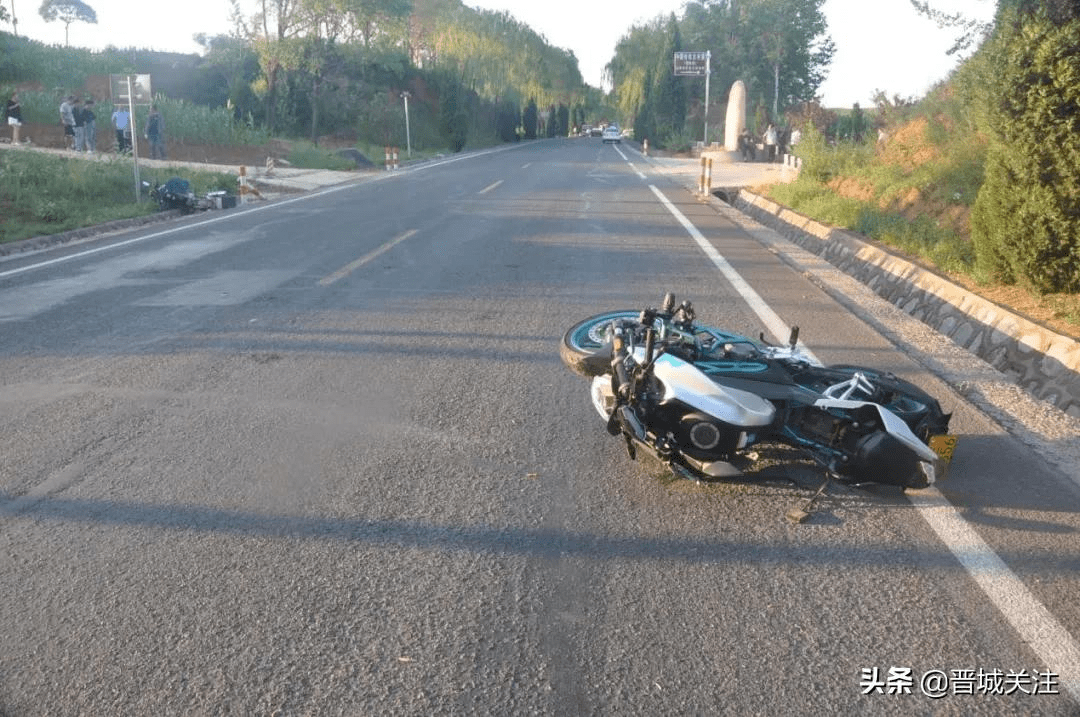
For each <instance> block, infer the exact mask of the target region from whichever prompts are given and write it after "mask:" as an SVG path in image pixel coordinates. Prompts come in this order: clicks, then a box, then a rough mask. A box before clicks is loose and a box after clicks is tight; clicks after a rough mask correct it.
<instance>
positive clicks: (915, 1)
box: [911, 0, 994, 55]
mask: <svg viewBox="0 0 1080 717" xmlns="http://www.w3.org/2000/svg"><path fill="white" fill-rule="evenodd" d="M911 4H912V6H914V8H915V10H916V11H917V12H918V13H919V14H920V15H922V16H923V17H927V18H929V19H931V20H933V21H934V23H936V24H937V26H938V27H940V28H943V29H944V28H949V27H951V28H957V29H958V30H959V31H960V35H959V36H958V37H957V38H956V40H955V41H954V42H953V46H952V47H950V48H949V49H948V50H946V51H945V54H946V55H952V54H955V53H957V52H961V51H963V50H966V49H968V48H969V47H972V46H973V45H977V44H979V43H980V42H982V41H983V40H985V39H986V38H987V37H989V35H990V31H991V30H993V28H994V25H993V23H986V22H980V21H979V20H974V19H972V18H970V17H967V16H966V15H964V14H963V13H958V12H957V13H946V12H942V11H941V10H935V9H934V8H932V7H930V4H929V3H925V2H919V0H911Z"/></svg>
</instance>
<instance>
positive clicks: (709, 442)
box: [560, 294, 955, 488]
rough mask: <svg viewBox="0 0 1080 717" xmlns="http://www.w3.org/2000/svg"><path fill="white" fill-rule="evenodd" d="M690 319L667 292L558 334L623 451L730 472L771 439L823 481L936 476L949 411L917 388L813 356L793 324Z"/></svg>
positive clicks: (697, 475) (707, 471)
mask: <svg viewBox="0 0 1080 717" xmlns="http://www.w3.org/2000/svg"><path fill="white" fill-rule="evenodd" d="M694 319H695V316H694V309H693V306H692V304H691V303H690V302H689V301H684V302H683V303H682V304H680V305H679V306H678V307H676V306H675V301H674V297H673V296H672V295H671V294H668V295H666V296H665V297H664V302H663V305H662V306H661V308H659V309H654V308H647V309H644V310H641V311H630V310H625V311H610V312H607V313H604V314H599V315H596V316H591V317H589V318H587V319H585V320H583V321H580V322H578V323H577V324H575V325H574V326H572V327H571V328H570V329H569V330H568V331H567V332H566V334H565V335H564V336H563V339H562V343H561V346H560V357H561V358H562V360H563V363H565V364H566V366H567V367H568V368H570V369H571V370H572V371H574V372H575V373H578V374H580V375H582V376H586V377H589V378H592V388H591V395H592V403H593V405H594V407H595V408H596V410H597V412H599V413H600V415H601V416H602V417H603V419H604V420H605V421H606V422H607V430H608V432H609V433H611V434H612V435H613V436H621V437H622V438H623V439H624V440H625V442H626V447H627V451H628V453H629V455H630V457H631V458H632V459H633V458H636V457H637V454H638V452H639V451H645V452H647V453H648V454H651V455H652V456H654V457H655V458H657V459H659V460H660V461H661V462H662V463H663V464H665V465H666V466H667V467H668V468H669V469H670V470H671V471H672V473H674V474H675V475H678V476H681V477H685V478H690V479H694V480H707V479H724V478H735V477H740V476H743V470H742V467H745V466H747V465H748V464H750V463H752V460H751V458H752V455H753V453H752V450H751V449H752V448H753V447H754V446H758V445H761V444H770V443H771V444H783V445H787V446H791V447H794V448H796V449H798V450H799V451H801V452H802V453H803V454H805V455H806V456H808V457H809V458H810V459H812V460H813V462H814V463H816V464H817V465H818V466H820V467H821V468H822V469H823V470H824V471H825V474H826V483H827V482H828V481H829V480H834V479H835V480H838V481H841V482H844V483H847V484H853V485H858V484H867V483H884V484H890V485H896V486H901V487H903V488H924V487H926V486H928V485H931V484H933V483H934V481H935V480H936V479H937V478H938V477H940V476H941V474H942V471H943V469H944V468H945V466H946V461H947V459H948V458H949V457H950V456H951V448H952V446H953V445H955V439H954V438H952V437H950V436H948V427H949V419H950V414H945V413H943V412H942V409H941V406H940V405H939V403H938V401H937V400H936V399H934V398H933V397H932V396H930V395H929V394H927V393H926V392H925V391H923V390H922V389H920V388H918V387H917V386H915V385H914V384H912V383H909V382H907V381H904V380H902V379H900V378H897V377H896V376H894V375H892V374H890V373H887V372H883V371H877V370H875V369H872V368H866V367H861V366H850V365H833V366H823V365H821V364H820V362H818V361H817V360H816V359H814V358H813V356H812V355H811V354H809V352H807V351H806V350H805V349H804V348H803V347H802V346H801V345H800V344H799V343H798V328H797V327H796V328H794V329H793V330H792V335H791V337H790V339H789V341H788V344H787V345H786V346H775V345H771V344H769V343H767V342H766V341H765V340H764V337H763V336H762V337H761V338H760V340H753V339H750V338H747V337H745V336H740V335H738V334H734V333H731V332H728V331H724V330H721V329H717V328H714V327H711V326H705V325H701V324H697V323H695V321H694ZM931 444H934V445H935V448H936V450H935V448H931ZM823 488H824V484H823Z"/></svg>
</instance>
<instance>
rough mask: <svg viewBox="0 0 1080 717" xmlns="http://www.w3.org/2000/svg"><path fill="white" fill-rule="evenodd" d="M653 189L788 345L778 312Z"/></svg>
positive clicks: (772, 331)
mask: <svg viewBox="0 0 1080 717" xmlns="http://www.w3.org/2000/svg"><path fill="white" fill-rule="evenodd" d="M649 189H651V190H652V192H653V194H655V195H656V197H657V199H659V200H660V202H661V203H662V204H663V205H664V206H665V207H667V210H668V211H669V212H671V214H672V216H674V217H675V219H677V220H678V222H679V223H680V224H682V225H683V228H684V229H686V231H687V233H688V234H690V236H691V237H693V239H694V241H696V242H697V244H698V246H699V247H701V250H702V251H703V252H705V256H707V257H709V259H710V260H712V263H713V264H715V265H716V268H717V269H719V270H720V273H721V274H723V275H724V278H725V279H727V280H728V281H729V282H731V285H732V286H733V287H735V291H737V292H739V295H740V296H742V297H743V299H745V300H746V303H748V304H749V305H750V308H751V309H753V311H754V313H755V314H757V315H758V317H759V318H760V319H761V321H762V323H764V324H765V328H767V329H768V330H769V332H770V333H771V334H772V335H773V336H775V337H776V338H777V339H778V340H779V341H781V342H783V343H786V342H787V340H788V338H789V337H790V335H791V329H790V328H789V327H788V325H787V324H785V323H784V322H783V320H782V319H781V318H780V317H779V316H778V315H777V314H776V312H775V311H773V310H772V307H770V306H769V305H768V304H766V303H765V300H764V299H762V298H761V295H760V294H758V293H757V292H756V291H754V289H753V287H751V286H750V284H748V283H746V280H745V279H743V278H742V276H740V275H739V272H737V271H735V268H734V267H732V266H731V264H729V263H728V260H727V259H725V258H724V257H723V255H721V254H720V252H718V251H717V250H716V248H715V247H713V245H712V244H710V243H709V240H708V239H706V238H705V236H704V235H703V234H702V233H701V232H700V231H698V228H697V227H695V226H694V225H693V224H692V223H691V222H690V220H689V219H687V218H686V217H685V216H684V215H683V213H682V212H680V211H679V208H678V207H676V206H675V205H674V204H672V203H671V200H670V199H668V198H667V197H665V196H664V193H663V192H661V191H660V190H659V189H657V188H656V185H655V184H650V185H649ZM800 347H802V348H803V350H804V351H805V352H806V353H807V355H809V356H810V357H811V358H812V359H813V360H814V361H818V359H817V357H816V356H814V354H813V352H811V351H810V349H808V348H805V346H803V345H802V343H801V342H800ZM818 363H820V361H818Z"/></svg>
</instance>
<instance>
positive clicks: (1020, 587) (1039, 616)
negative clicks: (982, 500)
mask: <svg viewBox="0 0 1080 717" xmlns="http://www.w3.org/2000/svg"><path fill="white" fill-rule="evenodd" d="M649 188H650V189H652V191H653V193H654V194H655V195H656V196H657V198H659V199H660V201H661V203H663V205H664V206H665V207H667V210H668V211H669V212H671V214H672V216H674V217H675V218H676V219H677V220H678V221H679V223H680V224H682V225H683V228H685V229H686V231H687V232H688V233H689V234H690V236H692V237H693V238H694V241H696V242H697V243H698V246H700V247H701V249H702V251H704V252H705V255H706V256H708V257H709V258H710V259H711V260H712V262H713V263H714V264H715V265H716V266H717V268H719V269H720V272H721V273H722V274H723V275H724V277H725V278H726V279H727V280H728V281H729V282H731V285H732V286H733V287H735V290H736V291H737V292H739V294H741V295H742V297H743V299H745V300H746V302H747V303H748V304H749V305H750V308H751V309H753V311H754V313H756V314H757V315H758V317H759V318H760V319H761V320H762V321H763V322H764V323H765V325H766V326H767V327H768V329H769V331H771V332H772V333H773V334H774V335H775V336H777V337H782V336H783V335H784V334H787V333H788V331H789V330H788V328H787V326H786V325H785V324H784V322H783V321H782V320H781V319H780V317H779V316H777V314H776V312H774V311H773V310H772V309H771V308H769V306H768V305H767V304H766V303H765V301H764V300H763V299H762V298H761V296H760V295H759V294H758V293H757V292H756V291H754V290H753V289H752V288H750V285H749V284H747V283H746V281H745V280H744V279H743V278H742V277H741V276H739V274H738V272H736V271H735V269H734V268H733V267H732V266H731V265H730V264H729V263H728V262H727V260H726V259H724V257H723V256H721V255H720V252H718V251H716V248H715V247H713V245H712V244H711V243H709V240H708V239H706V238H705V237H704V236H703V235H702V234H701V232H700V231H698V229H697V227H695V226H694V225H693V224H691V223H690V220H689V219H687V218H686V217H685V216H684V215H683V213H682V212H680V211H679V209H678V207H676V206H675V205H674V204H672V203H671V201H670V200H669V199H668V198H667V197H665V196H664V195H663V193H662V192H661V191H660V190H659V189H657V188H656V187H655V186H654V185H651V184H650V185H649ZM906 495H907V498H908V500H909V501H911V503H912V505H914V506H915V508H916V509H917V510H918V511H919V515H921V516H922V517H923V520H925V521H926V522H927V524H928V525H929V526H930V527H931V528H932V529H933V530H934V532H935V533H937V536H938V538H940V539H941V541H942V542H943V543H944V544H945V546H946V547H948V549H949V551H950V552H952V554H953V555H954V556H955V557H956V559H957V560H958V561H959V562H960V564H961V565H963V566H964V569H965V570H966V571H967V573H968V575H970V576H971V578H972V579H973V580H974V581H975V583H976V584H977V585H978V586H979V588H980V589H981V590H982V591H983V593H984V594H985V595H986V596H987V597H988V598H990V601H991V602H992V603H994V605H995V606H996V607H997V609H998V610H1000V611H1001V614H1002V615H1003V616H1004V617H1005V619H1006V620H1007V621H1008V622H1009V624H1010V625H1012V627H1013V629H1014V630H1016V633H1017V634H1018V635H1019V636H1020V639H1021V640H1022V641H1023V642H1025V643H1026V644H1028V645H1029V646H1030V647H1031V649H1032V651H1033V652H1034V653H1035V654H1036V655H1037V656H1038V658H1039V659H1040V660H1042V661H1043V663H1044V665H1045V666H1046V668H1047V669H1048V670H1049V671H1051V672H1053V673H1054V674H1056V675H1057V676H1058V678H1059V684H1060V686H1061V687H1062V688H1064V689H1065V691H1066V692H1068V693H1069V694H1070V695H1071V696H1072V698H1073V699H1074V700H1075V701H1077V702H1080V646H1078V644H1077V642H1076V639H1075V638H1073V636H1072V635H1070V634H1069V632H1068V630H1066V629H1065V627H1064V626H1063V625H1062V624H1061V623H1060V622H1058V620H1057V618H1055V617H1054V616H1053V615H1052V614H1051V613H1050V611H1049V610H1047V609H1046V607H1045V606H1044V605H1043V604H1042V603H1040V602H1039V601H1038V599H1037V598H1036V597H1035V596H1034V595H1032V594H1031V591H1030V590H1028V588H1027V586H1026V585H1024V583H1023V581H1021V580H1020V578H1018V577H1017V576H1016V573H1014V572H1013V571H1012V570H1010V569H1009V566H1007V565H1006V564H1005V562H1004V561H1003V560H1002V559H1001V558H1000V557H999V556H998V554H997V553H995V552H994V551H993V549H991V548H990V546H989V545H987V544H986V542H985V541H984V540H983V539H982V538H981V537H979V534H978V533H976V532H975V530H974V529H973V528H972V527H971V526H970V525H968V523H967V522H966V521H965V520H964V519H963V518H962V517H961V516H960V513H959V511H957V510H956V507H955V506H953V504H952V503H950V502H949V500H948V499H947V498H946V497H945V496H944V495H942V494H941V492H940V491H939V490H937V489H936V488H934V487H930V488H925V489H923V490H921V491H918V492H910V493H907V494H906Z"/></svg>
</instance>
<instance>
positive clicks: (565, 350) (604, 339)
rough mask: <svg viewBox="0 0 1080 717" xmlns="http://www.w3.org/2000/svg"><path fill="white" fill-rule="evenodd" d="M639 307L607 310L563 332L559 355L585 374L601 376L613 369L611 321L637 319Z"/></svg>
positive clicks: (582, 374)
mask: <svg viewBox="0 0 1080 717" xmlns="http://www.w3.org/2000/svg"><path fill="white" fill-rule="evenodd" d="M639 316H641V312H640V311H631V310H626V311H608V312H607V313H604V314H598V315H596V316H590V317H589V318H587V319H585V320H584V321H579V322H578V323H576V324H574V325H573V326H571V327H570V330H569V331H567V332H566V333H565V334H563V337H562V342H561V343H560V344H559V358H561V359H562V362H563V363H564V364H566V367H567V368H568V369H570V370H571V371H573V372H574V373H576V374H578V375H579V376H585V377H586V378H593V377H594V376H601V375H603V374H605V373H609V372H610V371H611V336H610V334H611V322H613V321H616V320H619V319H621V320H624V321H634V322H636V321H637V320H638V317H639Z"/></svg>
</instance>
